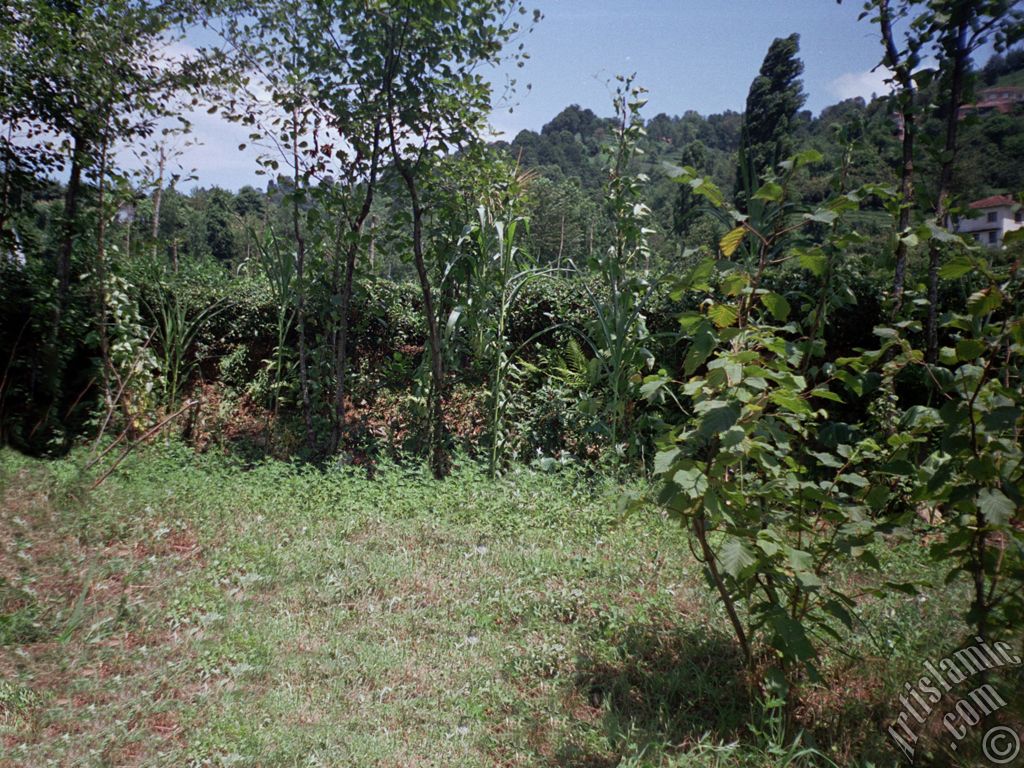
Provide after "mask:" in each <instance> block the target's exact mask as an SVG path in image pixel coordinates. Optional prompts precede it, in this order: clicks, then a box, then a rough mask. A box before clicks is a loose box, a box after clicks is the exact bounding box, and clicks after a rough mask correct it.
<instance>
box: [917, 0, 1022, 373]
mask: <svg viewBox="0 0 1024 768" xmlns="http://www.w3.org/2000/svg"><path fill="white" fill-rule="evenodd" d="M929 10H930V11H931V12H930V13H929V14H928V15H927V16H926V18H925V21H926V24H925V25H924V31H923V33H922V34H923V35H924V36H925V38H926V39H930V40H933V41H934V43H933V49H934V52H935V54H936V57H937V59H938V66H939V73H940V80H939V85H940V93H941V101H940V107H941V114H942V117H943V123H944V125H945V131H944V133H945V136H944V139H943V143H942V152H941V155H940V158H941V163H940V168H939V181H938V188H937V189H936V193H935V207H934V227H935V229H936V230H944V229H945V228H946V223H947V219H948V217H949V216H950V214H951V213H953V212H954V208H955V199H954V189H953V170H954V167H955V164H956V157H957V151H958V149H959V130H960V107H961V106H962V105H963V104H964V102H965V95H966V94H967V92H968V89H969V88H970V86H971V83H970V80H969V78H970V76H971V71H970V67H971V57H972V55H973V54H974V52H975V51H977V50H978V49H979V48H981V47H982V46H983V45H985V44H986V43H989V42H992V43H993V44H994V45H995V46H996V48H997V50H1004V49H1005V48H1006V47H1007V46H1008V45H1012V44H1013V43H1015V42H1016V41H1018V40H1019V39H1021V37H1022V35H1024V11H1022V10H1021V9H1020V8H1019V7H1018V3H1017V2H1015V0H932V2H931V3H929ZM943 248H944V247H943V244H942V242H941V240H940V239H939V238H933V239H932V241H931V244H930V247H929V252H928V319H927V323H926V327H925V333H926V338H927V346H926V350H925V357H926V359H927V360H928V362H930V363H935V362H936V361H937V360H938V356H939V331H938V304H939V268H940V266H941V261H942V254H943Z"/></svg>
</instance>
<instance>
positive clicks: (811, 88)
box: [181, 0, 885, 189]
mask: <svg viewBox="0 0 1024 768" xmlns="http://www.w3.org/2000/svg"><path fill="white" fill-rule="evenodd" d="M535 5H536V7H538V8H540V9H541V11H542V12H543V13H544V19H543V20H542V21H541V22H540V23H539V24H538V25H537V26H536V28H535V29H534V30H533V32H531V33H530V34H528V35H523V36H522V42H524V43H525V44H526V51H527V52H528V53H529V55H530V58H529V60H528V61H527V62H526V63H525V66H524V67H522V68H516V67H511V66H507V67H502V68H500V69H498V70H494V71H492V77H491V79H492V81H493V83H494V86H495V102H496V105H495V110H494V113H493V114H492V117H491V124H492V126H493V127H494V129H495V130H496V131H498V132H500V133H501V134H503V135H502V138H505V139H508V140H511V139H512V138H514V137H515V135H516V133H518V132H519V131H520V130H523V129H530V130H540V128H541V126H543V125H544V124H545V123H547V122H548V121H550V120H551V118H552V117H554V116H555V115H556V114H558V112H560V111H561V110H562V109H563V108H565V107H566V106H568V105H569V104H579V105H581V106H583V107H588V108H590V109H592V110H594V112H596V113H597V114H599V115H607V114H610V112H611V93H612V91H613V90H614V86H613V84H612V83H610V81H611V80H613V79H614V77H615V75H617V74H630V73H633V72H635V73H636V75H637V83H638V84H639V85H642V86H644V87H645V88H647V89H648V90H649V92H650V93H649V97H650V101H649V103H648V105H647V107H646V108H645V115H646V117H648V118H650V117H653V116H655V115H656V114H658V113H659V112H665V113H667V114H670V115H680V114H682V113H683V112H685V111H687V110H696V111H697V112H700V113H701V114H704V115H707V114H710V113H714V112H722V111H724V110H727V109H732V110H737V111H741V110H742V109H743V106H744V102H745V100H746V95H747V90H748V88H749V87H750V81H751V80H752V79H753V78H754V76H755V75H756V74H757V71H758V69H759V68H760V66H761V61H762V59H763V58H764V54H765V52H766V51H767V50H768V46H769V45H770V44H771V42H772V40H773V39H774V38H776V37H784V36H786V35H789V34H790V33H792V32H798V33H799V34H800V55H801V58H802V59H803V61H804V65H805V71H804V78H803V79H804V89H805V90H806V91H807V93H808V101H807V108H808V109H811V110H812V111H814V112H815V113H817V112H819V111H820V110H821V109H822V108H823V107H825V106H828V105H829V104H833V103H835V102H836V101H839V100H841V99H844V98H850V97H852V96H864V97H865V98H867V97H870V96H871V94H872V93H882V92H884V90H885V85H884V83H883V80H884V74H883V72H882V71H881V70H876V71H872V68H873V67H874V66H875V64H876V63H877V62H878V60H879V58H880V52H881V49H880V47H879V42H878V37H877V33H876V30H875V28H874V27H873V26H872V25H871V24H870V23H869V22H868V21H867V20H865V21H860V22H859V21H857V16H858V14H859V13H860V8H861V3H860V2H859V0H844V2H843V3H842V4H837V3H836V2H835V0H536V2H535ZM202 42H209V41H208V40H205V41H202ZM512 78H515V79H516V80H517V85H516V89H515V92H514V93H511V94H508V93H506V85H507V83H508V82H509V80H510V79H512ZM527 84H529V85H530V86H531V87H530V88H529V90H527V88H526V85H527ZM510 108H511V109H512V112H511V113H509V109H510ZM192 119H193V120H194V123H195V131H194V135H193V140H198V142H200V144H199V145H198V146H193V147H190V148H187V149H186V150H185V152H184V154H183V155H182V157H181V163H182V165H183V166H184V167H185V168H195V169H196V176H197V180H196V181H195V182H193V184H200V185H203V186H211V185H218V186H222V187H226V188H228V189H237V188H238V187H240V186H242V185H245V184H255V185H257V186H263V185H264V184H265V179H262V178H261V177H258V176H256V174H255V168H256V163H255V151H254V150H253V148H251V147H250V148H248V149H247V151H245V152H239V150H238V145H239V144H240V143H242V142H245V141H247V133H248V132H247V131H246V130H244V129H241V128H239V127H237V126H232V125H229V124H228V123H226V122H224V121H222V120H221V118H219V117H217V116H215V115H207V114H205V113H204V112H200V113H197V114H195V115H193V116H192Z"/></svg>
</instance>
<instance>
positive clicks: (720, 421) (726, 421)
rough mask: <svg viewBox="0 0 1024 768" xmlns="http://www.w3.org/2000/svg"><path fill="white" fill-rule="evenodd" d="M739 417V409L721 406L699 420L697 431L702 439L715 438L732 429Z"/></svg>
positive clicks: (732, 406) (731, 406)
mask: <svg viewBox="0 0 1024 768" xmlns="http://www.w3.org/2000/svg"><path fill="white" fill-rule="evenodd" d="M739 417H740V412H739V409H738V408H736V406H734V405H722V406H719V407H717V408H712V409H711V410H709V411H708V412H707V413H705V414H704V416H703V418H701V420H700V426H699V427H698V431H699V432H700V434H702V435H703V436H704V437H707V438H711V437H715V436H716V435H719V434H721V433H722V432H725V431H726V430H727V429H729V428H730V427H732V425H733V424H735V423H736V420H737V419H738V418H739Z"/></svg>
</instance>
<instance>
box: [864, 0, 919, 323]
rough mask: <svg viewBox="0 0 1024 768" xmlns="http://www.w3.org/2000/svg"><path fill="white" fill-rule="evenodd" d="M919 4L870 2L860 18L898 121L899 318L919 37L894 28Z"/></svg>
mask: <svg viewBox="0 0 1024 768" xmlns="http://www.w3.org/2000/svg"><path fill="white" fill-rule="evenodd" d="M920 2H921V0H900V1H899V2H897V3H893V2H892V0H870V1H869V2H867V3H865V5H864V11H863V13H861V18H864V17H865V16H869V15H872V14H873V15H872V18H871V20H872V21H873V22H875V23H877V24H878V32H879V37H880V38H881V43H882V51H883V54H882V62H881V63H882V65H883V66H884V67H885V68H886V69H887V70H888V71H889V73H890V80H891V82H892V83H893V86H894V89H893V96H892V100H893V104H894V107H895V112H896V115H897V119H898V120H899V140H900V191H899V199H898V201H897V204H898V205H899V210H898V212H897V214H896V230H897V236H896V246H895V267H894V270H893V280H892V300H893V307H892V311H893V314H894V315H897V314H899V311H900V309H901V307H902V305H903V285H904V281H905V279H906V272H907V248H908V245H907V239H908V236H909V234H910V231H909V228H910V216H911V211H912V210H913V207H914V145H915V140H916V138H917V130H918V112H919V111H920V110H919V105H918V103H917V101H918V99H917V82H916V81H915V79H914V74H915V72H916V71H917V69H918V67H919V66H920V64H921V49H922V47H923V45H924V42H925V41H924V40H923V38H922V36H921V35H920V34H919V33H918V32H917V31H916V30H917V29H918V28H919V27H918V25H916V24H910V26H909V30H910V31H909V32H908V34H906V35H905V37H904V38H903V40H902V41H899V40H898V38H897V34H896V32H895V29H896V25H897V24H898V23H899V22H901V21H904V20H906V19H907V18H908V17H910V16H912V15H913V13H914V9H915V6H917V5H918V4H919V3H920Z"/></svg>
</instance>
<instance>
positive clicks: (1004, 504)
mask: <svg viewBox="0 0 1024 768" xmlns="http://www.w3.org/2000/svg"><path fill="white" fill-rule="evenodd" d="M977 504H978V509H980V510H981V513H982V514H983V515H984V516H985V520H986V521H987V522H988V523H989V524H990V525H1006V524H1007V523H1008V522H1010V519H1011V518H1012V517H1013V515H1014V513H1015V512H1016V511H1017V507H1016V505H1015V504H1014V503H1013V502H1012V501H1011V500H1010V499H1008V498H1007V497H1006V495H1005V494H1004V493H1003V492H1002V491H1000V490H999V489H998V488H983V489H982V490H981V492H980V493H978V498H977Z"/></svg>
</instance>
